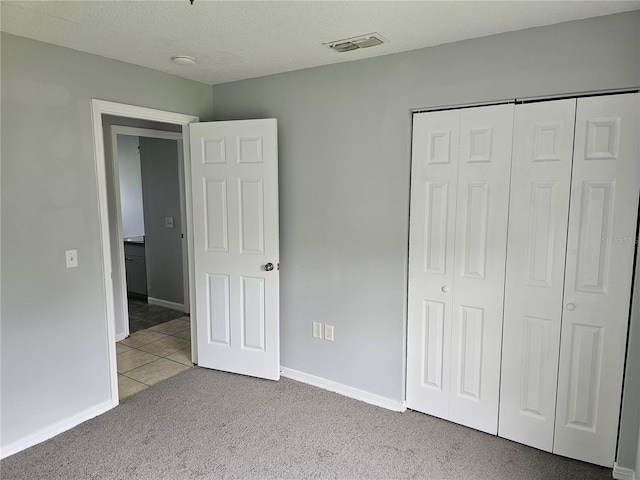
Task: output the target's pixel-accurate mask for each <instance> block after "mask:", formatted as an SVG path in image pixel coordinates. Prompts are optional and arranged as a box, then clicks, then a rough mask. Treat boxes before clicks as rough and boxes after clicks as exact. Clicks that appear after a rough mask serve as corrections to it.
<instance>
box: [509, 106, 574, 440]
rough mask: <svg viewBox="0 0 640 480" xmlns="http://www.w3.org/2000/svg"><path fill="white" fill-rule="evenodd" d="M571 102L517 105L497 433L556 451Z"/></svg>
mask: <svg viewBox="0 0 640 480" xmlns="http://www.w3.org/2000/svg"><path fill="white" fill-rule="evenodd" d="M575 106H576V101H575V99H569V100H559V101H552V102H541V103H531V104H525V105H518V106H516V112H515V125H514V138H513V160H512V165H513V166H512V172H511V198H510V210H509V242H508V246H507V275H506V285H505V307H504V308H505V311H504V330H503V332H504V342H503V351H502V380H501V386H500V428H499V435H500V436H501V437H504V438H508V439H510V440H515V441H516V442H520V443H524V444H526V445H530V446H533V447H536V448H539V449H542V450H546V451H549V452H550V451H551V450H552V448H553V429H554V423H555V409H556V384H557V379H558V355H559V348H560V326H561V319H562V294H563V286H564V266H565V246H566V240H567V238H566V236H567V223H568V215H569V188H570V183H571V163H572V153H573V132H574V120H575Z"/></svg>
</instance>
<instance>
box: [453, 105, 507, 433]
mask: <svg viewBox="0 0 640 480" xmlns="http://www.w3.org/2000/svg"><path fill="white" fill-rule="evenodd" d="M512 130H513V105H499V106H490V107H480V108H472V109H466V110H462V111H461V118H460V153H459V166H458V192H457V196H458V201H457V203H458V214H457V217H456V232H455V261H454V263H455V266H454V272H453V284H454V290H453V309H452V317H451V330H452V332H451V336H452V342H451V382H452V385H451V394H450V414H449V418H450V420H452V421H454V422H456V423H461V424H463V425H467V426H469V427H472V428H475V429H478V430H482V431H485V432H488V433H493V434H496V433H497V431H498V397H499V382H500V349H501V344H502V313H503V295H504V268H505V251H506V239H507V220H508V207H509V175H510V170H511V142H512Z"/></svg>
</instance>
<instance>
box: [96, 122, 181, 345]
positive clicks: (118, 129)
mask: <svg viewBox="0 0 640 480" xmlns="http://www.w3.org/2000/svg"><path fill="white" fill-rule="evenodd" d="M118 135H126V136H131V137H146V138H161V139H166V140H175V141H176V142H177V144H178V184H179V190H180V193H179V194H180V216H181V217H182V221H181V222H180V232H181V233H182V242H181V246H182V285H183V304H184V309H183V311H184V312H185V313H190V305H189V301H188V299H189V268H188V265H189V262H188V260H187V258H188V253H187V252H188V249H187V238H189V235H187V225H186V218H187V213H186V198H185V189H184V145H183V140H182V132H170V131H167V130H152V129H149V128H138V127H123V126H121V125H112V126H111V146H112V148H111V152H112V157H111V159H110V160H111V161H112V162H113V165H112V171H113V180H114V194H115V199H114V200H115V204H116V207H115V210H116V211H115V212H113V213H115V216H116V225H115V227H116V232H117V234H116V238H123V235H122V205H121V197H120V167H119V165H118ZM107 161H109V159H107ZM117 255H118V258H117V259H114V260H115V261H116V262H117V265H118V266H119V268H118V269H117V270H118V271H117V272H114V274H115V275H117V276H118V277H119V278H117V279H115V278H114V280H115V281H114V288H115V289H116V291H115V292H114V295H121V296H122V298H123V302H122V312H121V314H122V318H127V317H128V315H129V308H128V306H127V302H126V298H127V287H126V286H127V279H126V266H125V259H124V257H125V255H124V247H123V248H118V249H117ZM128 336H129V322H125V328H124V331H123V334H122V335H117V332H116V341H120V340H122V339H124V338H126V337H128ZM120 337H121V338H120Z"/></svg>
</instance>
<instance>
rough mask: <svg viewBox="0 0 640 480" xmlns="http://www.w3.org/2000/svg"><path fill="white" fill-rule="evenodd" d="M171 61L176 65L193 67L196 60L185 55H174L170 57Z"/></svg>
mask: <svg viewBox="0 0 640 480" xmlns="http://www.w3.org/2000/svg"><path fill="white" fill-rule="evenodd" d="M171 61H172V62H173V63H177V64H178V65H193V64H194V63H196V59H195V58H193V57H189V56H187V55H174V56H173V57H171Z"/></svg>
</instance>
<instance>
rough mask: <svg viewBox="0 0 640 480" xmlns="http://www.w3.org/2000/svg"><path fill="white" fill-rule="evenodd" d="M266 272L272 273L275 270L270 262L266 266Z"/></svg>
mask: <svg viewBox="0 0 640 480" xmlns="http://www.w3.org/2000/svg"><path fill="white" fill-rule="evenodd" d="M264 269H265V271H267V272H270V271H271V270H273V263H271V262H269V263H267V264H266V265H265V266H264Z"/></svg>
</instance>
